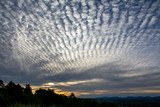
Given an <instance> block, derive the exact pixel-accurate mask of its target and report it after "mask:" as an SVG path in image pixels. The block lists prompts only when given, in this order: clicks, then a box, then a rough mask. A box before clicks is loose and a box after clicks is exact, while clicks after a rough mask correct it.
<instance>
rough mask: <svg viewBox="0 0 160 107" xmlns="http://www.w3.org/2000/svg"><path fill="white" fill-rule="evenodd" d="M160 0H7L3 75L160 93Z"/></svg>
mask: <svg viewBox="0 0 160 107" xmlns="http://www.w3.org/2000/svg"><path fill="white" fill-rule="evenodd" d="M159 41H160V1H159V0H139V1H137V0H73V1H72V0H26V1H24V0H0V79H3V80H5V81H9V80H13V81H16V82H21V83H22V84H25V83H30V84H32V85H36V86H47V87H48V86H49V87H54V88H58V89H61V90H62V91H63V90H67V91H73V92H76V93H78V94H80V95H81V96H84V97H86V96H88V97H89V96H90V97H92V96H102V95H158V94H160V82H159V81H160V54H159V53H160V42H159Z"/></svg>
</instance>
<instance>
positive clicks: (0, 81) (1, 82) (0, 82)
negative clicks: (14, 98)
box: [0, 80, 4, 88]
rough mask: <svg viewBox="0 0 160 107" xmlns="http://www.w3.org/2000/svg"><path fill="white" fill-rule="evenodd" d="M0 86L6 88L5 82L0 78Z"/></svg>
mask: <svg viewBox="0 0 160 107" xmlns="http://www.w3.org/2000/svg"><path fill="white" fill-rule="evenodd" d="M0 88H4V83H3V81H2V80H0Z"/></svg>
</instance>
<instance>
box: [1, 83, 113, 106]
mask: <svg viewBox="0 0 160 107" xmlns="http://www.w3.org/2000/svg"><path fill="white" fill-rule="evenodd" d="M16 104H22V105H35V106H36V105H40V106H43V107H48V106H51V105H54V106H55V107H116V105H115V104H113V103H107V102H97V101H96V100H93V99H82V98H76V97H75V95H74V94H73V93H71V95H70V96H65V95H59V94H56V93H55V92H54V90H52V89H38V90H36V91H35V93H34V94H33V93H32V89H31V87H30V85H29V84H26V86H25V87H22V86H21V85H20V84H15V83H14V82H12V81H10V82H9V83H8V84H7V85H5V84H4V83H3V81H2V80H0V107H7V106H8V105H16Z"/></svg>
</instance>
